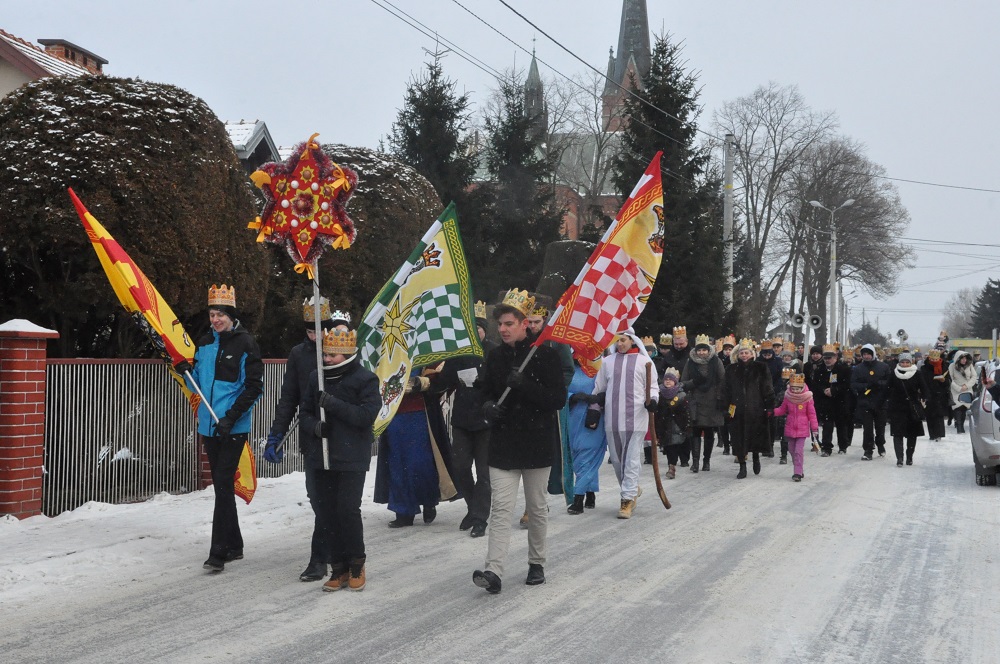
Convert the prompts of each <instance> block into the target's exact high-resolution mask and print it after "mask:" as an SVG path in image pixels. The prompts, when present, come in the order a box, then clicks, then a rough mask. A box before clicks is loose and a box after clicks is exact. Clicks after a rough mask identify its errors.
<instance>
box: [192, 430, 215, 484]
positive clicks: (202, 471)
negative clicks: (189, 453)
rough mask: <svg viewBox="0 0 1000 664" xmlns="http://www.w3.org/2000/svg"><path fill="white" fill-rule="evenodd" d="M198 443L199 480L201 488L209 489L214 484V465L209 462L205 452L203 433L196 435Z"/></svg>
mask: <svg viewBox="0 0 1000 664" xmlns="http://www.w3.org/2000/svg"><path fill="white" fill-rule="evenodd" d="M195 441H196V444H197V445H198V481H199V482H200V485H199V488H201V489H207V488H208V487H210V486H212V467H211V466H210V465H209V463H208V455H207V454H205V445H204V444H203V443H202V441H201V434H196V435H195Z"/></svg>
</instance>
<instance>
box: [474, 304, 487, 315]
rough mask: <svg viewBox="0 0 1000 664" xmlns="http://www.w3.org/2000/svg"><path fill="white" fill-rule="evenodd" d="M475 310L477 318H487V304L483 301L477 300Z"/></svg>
mask: <svg viewBox="0 0 1000 664" xmlns="http://www.w3.org/2000/svg"><path fill="white" fill-rule="evenodd" d="M473 308H474V309H475V311H474V313H475V316H476V318H486V303H485V302H483V301H482V300H476V304H475V305H474V306H473Z"/></svg>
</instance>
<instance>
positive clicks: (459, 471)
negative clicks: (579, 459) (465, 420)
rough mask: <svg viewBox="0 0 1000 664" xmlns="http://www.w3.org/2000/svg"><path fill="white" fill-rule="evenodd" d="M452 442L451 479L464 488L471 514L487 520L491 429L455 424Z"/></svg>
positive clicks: (466, 502)
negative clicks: (470, 428) (456, 425)
mask: <svg viewBox="0 0 1000 664" xmlns="http://www.w3.org/2000/svg"><path fill="white" fill-rule="evenodd" d="M451 443H452V444H451V459H452V464H453V466H454V470H455V475H454V477H452V480H453V481H454V482H455V487H456V488H457V489H458V490H459V491H461V492H462V496H463V497H464V498H465V504H466V505H467V506H468V507H469V514H470V515H472V518H473V519H476V520H477V521H479V522H481V523H486V522H487V520H488V519H489V517H490V500H491V492H490V461H489V447H490V430H489V429H483V430H482V431H467V430H465V429H462V428H461V427H454V428H453V429H452V441H451ZM473 464H475V466H476V477H475V479H473V477H472V466H473ZM561 471H562V469H561V468H560V472H561Z"/></svg>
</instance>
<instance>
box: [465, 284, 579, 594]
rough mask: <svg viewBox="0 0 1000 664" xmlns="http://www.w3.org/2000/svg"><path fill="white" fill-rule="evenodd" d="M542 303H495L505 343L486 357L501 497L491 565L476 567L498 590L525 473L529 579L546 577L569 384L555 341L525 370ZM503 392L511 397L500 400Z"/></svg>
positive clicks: (512, 294) (511, 296) (517, 298)
mask: <svg viewBox="0 0 1000 664" xmlns="http://www.w3.org/2000/svg"><path fill="white" fill-rule="evenodd" d="M534 304H535V302H534V298H533V297H530V296H529V295H528V292H527V291H518V290H517V289H512V290H510V291H508V292H507V295H506V296H505V297H504V300H503V302H502V303H501V304H499V305H497V306H496V307H495V308H494V310H493V317H494V318H495V319H496V321H497V326H498V328H499V332H500V339H501V341H502V342H503V343H502V344H501V345H500V346H498V347H497V348H494V349H493V350H491V351H490V353H489V354H488V355H487V356H486V371H485V374H484V376H483V378H482V380H481V385H482V387H483V392H484V395H485V397H486V398H487V399H488V400H489V401H487V403H486V405H485V406H484V411H485V413H486V415H487V417H489V418H490V420H491V421H492V422H493V426H492V429H491V431H490V451H489V459H490V484H491V486H492V497H493V502H492V508H491V510H490V532H489V548H488V551H487V554H486V566H485V569H484V570H483V571H480V570H476V571H475V572H474V573H473V575H472V580H473V582H474V583H475V584H476V585H477V586H479V587H480V588H485V589H486V590H487V591H488V592H490V593H493V594H496V593H499V592H500V588H501V579H502V578H503V568H504V561H505V560H506V558H507V549H508V547H509V546H510V528H511V518H512V512H513V509H514V503H515V501H516V499H517V488H518V485H519V484H520V482H521V480H522V479H523V481H524V500H525V503H526V504H527V507H528V515H529V520H528V577H527V580H526V581H525V583H526V584H527V585H537V584H540V583H544V582H545V573H544V569H543V565H544V563H545V536H546V532H547V529H548V504H547V501H546V488H547V484H548V478H549V471H550V468H551V466H552V461H553V452H554V450H553V447H552V440H553V439H554V437H556V436H558V435H559V434H558V429H557V427H558V426H559V425H558V419H557V415H556V413H557V411H558V410H559V409H560V408H562V407H563V405H564V404H565V403H566V386H565V385H564V384H563V377H562V370H561V367H560V364H559V357H558V355H557V353H556V351H555V350H554V349H552V348H550V347H548V346H545V345H541V346H538V347H536V348H535V352H534V355H533V356H532V357H531V359H530V361H528V364H527V365H526V366H525V367H524V370H523V371H519V370H518V369H519V367H520V366H521V364H522V363H523V362H524V360H525V358H527V356H528V353H529V352H531V350H532V347H531V339H530V337H529V335H528V321H527V316H528V314H530V313H531V311H532V309H533V307H534ZM508 389H509V392H508ZM505 393H506V396H504V394H505ZM501 398H502V399H503V402H502V403H497V402H499V401H500V400H501Z"/></svg>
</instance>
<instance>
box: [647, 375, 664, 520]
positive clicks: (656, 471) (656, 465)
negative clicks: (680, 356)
mask: <svg viewBox="0 0 1000 664" xmlns="http://www.w3.org/2000/svg"><path fill="white" fill-rule="evenodd" d="M652 373H653V363H652V362H650V363H649V364H647V365H646V403H649V401H650V399H652V394H653V393H652ZM647 412H648V411H647ZM649 444H650V445H652V446H653V449H652V450H650V451H651V452H652V454H651V455H650V456H651V457H652V459H653V477H655V478H656V493H658V494H660V502H662V503H663V506H664V507H666V508H667V509H670V501H669V500H667V494H666V493H665V492H664V491H663V480H661V479H660V461H659V459H657V457H658V456H659V455H660V450H659V449H658V447H659V446H658V445H657V443H656V417H655V415H654V414H653V413H649Z"/></svg>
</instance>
